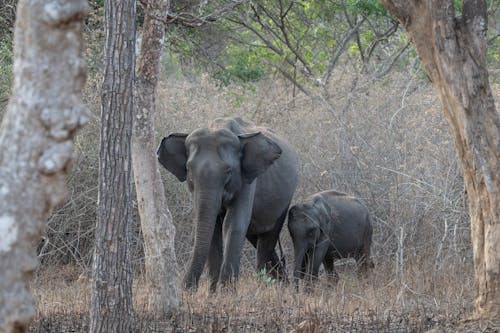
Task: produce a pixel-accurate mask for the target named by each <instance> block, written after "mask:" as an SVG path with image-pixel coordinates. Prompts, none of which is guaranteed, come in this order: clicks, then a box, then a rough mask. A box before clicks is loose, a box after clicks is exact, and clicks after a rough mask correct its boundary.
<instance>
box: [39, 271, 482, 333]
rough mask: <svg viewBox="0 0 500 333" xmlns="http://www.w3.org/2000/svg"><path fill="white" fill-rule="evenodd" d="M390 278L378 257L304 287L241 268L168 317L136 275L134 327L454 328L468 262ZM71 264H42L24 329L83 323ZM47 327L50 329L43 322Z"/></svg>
mask: <svg viewBox="0 0 500 333" xmlns="http://www.w3.org/2000/svg"><path fill="white" fill-rule="evenodd" d="M411 267H415V268H416V267H420V269H408V270H407V271H406V272H405V274H406V275H405V276H406V279H405V281H404V282H401V281H398V280H397V279H396V277H395V274H394V272H393V270H392V267H391V266H390V265H386V264H383V263H382V264H379V265H378V266H377V267H376V269H375V270H374V271H373V274H372V275H371V276H370V277H368V278H363V279H358V278H356V277H355V274H354V271H353V267H352V265H348V264H347V265H337V268H338V269H339V271H340V280H339V283H338V284H337V285H336V286H333V285H329V284H328V283H327V281H326V280H324V279H321V280H320V281H319V283H317V284H316V285H315V286H314V288H313V289H312V290H311V291H310V292H304V291H300V292H298V293H297V292H295V289H294V288H293V286H291V285H280V284H273V283H271V284H269V283H264V282H259V280H258V279H257V278H256V277H255V275H252V274H245V275H244V276H243V277H242V278H241V279H240V280H239V281H238V283H237V286H236V290H235V291H219V292H217V293H215V294H211V293H209V292H208V285H207V283H206V281H204V282H203V283H202V284H201V286H200V288H199V289H198V291H196V292H190V291H181V295H180V301H181V307H180V309H179V311H178V313H176V314H175V315H174V316H173V317H172V318H156V317H154V316H153V315H152V314H148V313H147V312H146V310H145V309H146V296H145V295H146V294H147V293H146V290H145V289H144V287H143V286H144V285H145V283H143V281H142V276H137V277H136V279H135V283H134V299H135V301H134V306H135V309H136V313H137V318H136V319H137V331H138V332H165V331H176V332H292V331H293V330H295V332H366V331H372V332H376V331H383V332H424V331H427V330H429V329H431V328H435V327H440V328H448V329H456V327H457V326H456V325H457V323H459V321H460V320H462V319H466V318H467V317H468V315H469V309H470V304H471V300H472V290H473V285H472V280H471V278H464V277H466V276H471V273H472V272H471V271H470V267H467V266H466V265H456V266H450V267H448V268H447V269H446V270H445V271H444V272H436V271H434V270H432V268H429V267H425V266H420V265H418V264H417V263H415V264H412V265H411ZM77 271H78V270H77V269H75V267H71V266H68V267H62V268H58V269H55V270H54V269H46V270H44V271H43V272H41V273H40V274H38V277H37V279H35V281H34V283H33V290H34V294H35V298H36V299H37V303H38V309H39V313H38V316H37V320H36V321H35V322H34V323H33V325H32V327H31V331H32V332H62V331H77V332H83V331H86V330H87V329H88V317H87V313H88V306H89V303H90V296H89V295H90V292H89V291H90V286H89V280H88V279H85V278H81V277H78V275H77V274H75V272H77ZM49 328H50V329H49Z"/></svg>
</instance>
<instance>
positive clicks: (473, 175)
mask: <svg viewBox="0 0 500 333" xmlns="http://www.w3.org/2000/svg"><path fill="white" fill-rule="evenodd" d="M384 3H385V4H386V6H387V8H388V9H389V10H390V11H391V12H392V14H394V15H395V16H396V17H397V18H398V19H399V20H400V21H401V23H402V24H403V25H404V27H405V28H406V30H407V32H408V34H409V35H410V36H411V38H412V39H413V42H414V43H415V45H416V47H417V51H418V54H419V56H420V58H421V59H422V61H423V63H424V65H425V69H426V71H427V73H428V75H429V77H430V79H431V81H432V84H433V86H434V88H435V89H436V90H437V92H438V94H439V97H440V100H441V104H442V107H443V111H444V112H445V115H446V118H447V120H448V123H449V125H450V128H451V131H452V133H453V136H454V138H455V147H456V149H457V152H458V157H459V158H460V161H461V166H462V173H463V176H464V182H465V190H466V191H467V197H468V205H469V214H470V219H471V230H472V245H473V252H474V267H475V283H476V288H477V296H476V301H475V308H474V310H475V311H474V316H475V317H476V318H484V319H491V320H493V319H496V320H498V318H500V163H499V162H500V161H499V159H500V158H499V155H500V118H499V114H498V112H497V111H496V108H495V105H494V101H493V96H492V93H491V88H490V85H489V82H488V71H487V67H486V29H487V21H486V20H487V12H486V2H485V1H475V0H470V1H468V0H464V1H463V10H462V11H463V13H462V16H461V17H455V16H454V8H453V1H452V0H448V1H445V0H426V1H416V0H414V1H406V0H405V1H391V0H384Z"/></svg>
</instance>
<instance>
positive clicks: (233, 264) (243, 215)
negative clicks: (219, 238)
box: [219, 184, 255, 284]
mask: <svg viewBox="0 0 500 333" xmlns="http://www.w3.org/2000/svg"><path fill="white" fill-rule="evenodd" d="M254 193H255V184H252V185H248V186H245V188H243V189H242V190H241V191H240V193H239V195H238V197H237V198H234V199H233V202H232V204H231V207H228V208H227V212H226V216H225V218H224V223H223V224H222V232H223V241H224V254H223V261H222V266H221V271H220V276H219V280H220V281H221V283H224V284H225V283H227V282H228V281H231V280H236V279H237V278H238V274H239V268H240V257H241V250H242V248H243V244H244V242H245V236H246V233H247V230H248V225H249V224H250V218H251V214H252V207H253V196H254Z"/></svg>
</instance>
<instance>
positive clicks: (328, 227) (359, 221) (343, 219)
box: [288, 191, 373, 288]
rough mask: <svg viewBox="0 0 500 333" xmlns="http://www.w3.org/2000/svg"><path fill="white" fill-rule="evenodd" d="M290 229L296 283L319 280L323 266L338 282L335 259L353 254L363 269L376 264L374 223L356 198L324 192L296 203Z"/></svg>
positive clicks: (289, 217)
mask: <svg viewBox="0 0 500 333" xmlns="http://www.w3.org/2000/svg"><path fill="white" fill-rule="evenodd" d="M288 230H289V231H290V235H291V236H292V240H293V246H294V252H295V269H294V273H293V276H294V282H295V287H296V288H298V286H299V278H300V279H302V278H304V276H305V275H306V276H308V277H309V278H312V279H316V278H317V277H318V271H319V266H320V265H321V263H323V265H324V267H325V271H326V272H327V274H328V275H329V276H330V278H331V279H333V280H334V281H336V280H337V278H338V275H337V273H336V272H335V268H334V265H333V262H334V260H335V259H340V258H346V257H353V258H354V259H356V261H357V263H358V265H359V266H360V267H359V268H360V271H361V272H364V273H367V271H368V269H369V268H372V267H373V263H372V262H371V260H370V245H371V243H372V224H371V221H370V216H369V215H368V209H367V208H366V207H365V206H364V205H363V204H362V203H361V202H360V201H359V200H357V199H356V198H353V197H351V196H348V195H346V194H345V193H340V192H336V191H323V192H319V193H316V194H313V195H311V196H310V197H308V198H307V199H306V200H305V202H304V203H301V204H297V205H294V206H292V207H291V208H290V211H289V213H288Z"/></svg>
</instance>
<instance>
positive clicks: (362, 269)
mask: <svg viewBox="0 0 500 333" xmlns="http://www.w3.org/2000/svg"><path fill="white" fill-rule="evenodd" d="M355 259H356V264H357V266H358V277H363V276H368V275H369V274H370V271H371V270H372V269H373V267H374V265H373V262H372V260H371V258H370V249H369V248H368V250H366V249H365V248H363V249H362V250H361V251H360V253H359V254H358V255H357V256H356V257H355Z"/></svg>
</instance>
